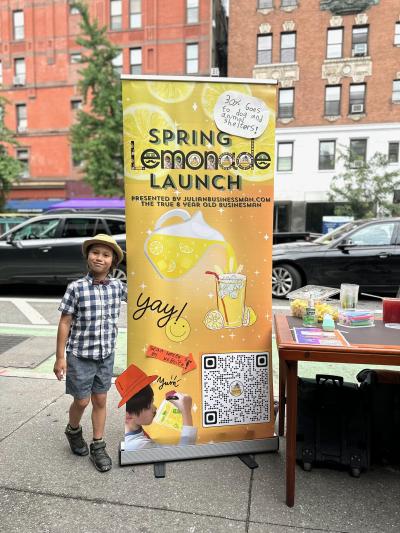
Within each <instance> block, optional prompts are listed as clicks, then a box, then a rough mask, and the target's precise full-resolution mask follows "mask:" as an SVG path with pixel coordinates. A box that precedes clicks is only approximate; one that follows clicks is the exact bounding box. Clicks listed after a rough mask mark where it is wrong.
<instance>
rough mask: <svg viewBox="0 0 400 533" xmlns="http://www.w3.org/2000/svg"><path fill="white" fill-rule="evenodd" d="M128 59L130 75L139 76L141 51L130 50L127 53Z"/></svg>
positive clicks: (140, 71) (139, 49) (138, 49)
mask: <svg viewBox="0 0 400 533" xmlns="http://www.w3.org/2000/svg"><path fill="white" fill-rule="evenodd" d="M129 57H130V62H129V65H130V68H129V71H130V73H131V74H141V73H142V49H141V48H131V49H130V51H129Z"/></svg>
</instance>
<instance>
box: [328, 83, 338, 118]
mask: <svg viewBox="0 0 400 533" xmlns="http://www.w3.org/2000/svg"><path fill="white" fill-rule="evenodd" d="M341 90H342V88H341V86H340V85H327V86H326V87H325V116H326V117H338V116H339V115H340V93H341Z"/></svg>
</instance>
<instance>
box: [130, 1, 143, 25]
mask: <svg viewBox="0 0 400 533" xmlns="http://www.w3.org/2000/svg"><path fill="white" fill-rule="evenodd" d="M129 8H130V14H129V25H130V27H131V28H141V27H142V0H130V4H129Z"/></svg>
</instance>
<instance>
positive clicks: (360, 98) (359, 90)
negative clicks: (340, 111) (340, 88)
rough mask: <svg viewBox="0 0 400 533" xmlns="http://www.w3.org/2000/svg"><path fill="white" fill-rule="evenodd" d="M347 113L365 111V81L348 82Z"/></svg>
mask: <svg viewBox="0 0 400 533" xmlns="http://www.w3.org/2000/svg"><path fill="white" fill-rule="evenodd" d="M349 113H350V114H351V115H353V114H358V113H365V83H352V84H350V102H349Z"/></svg>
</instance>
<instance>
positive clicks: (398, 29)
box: [394, 22, 400, 46]
mask: <svg viewBox="0 0 400 533" xmlns="http://www.w3.org/2000/svg"><path fill="white" fill-rule="evenodd" d="M394 44H395V45H396V46H400V22H396V24H395V26H394Z"/></svg>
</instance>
